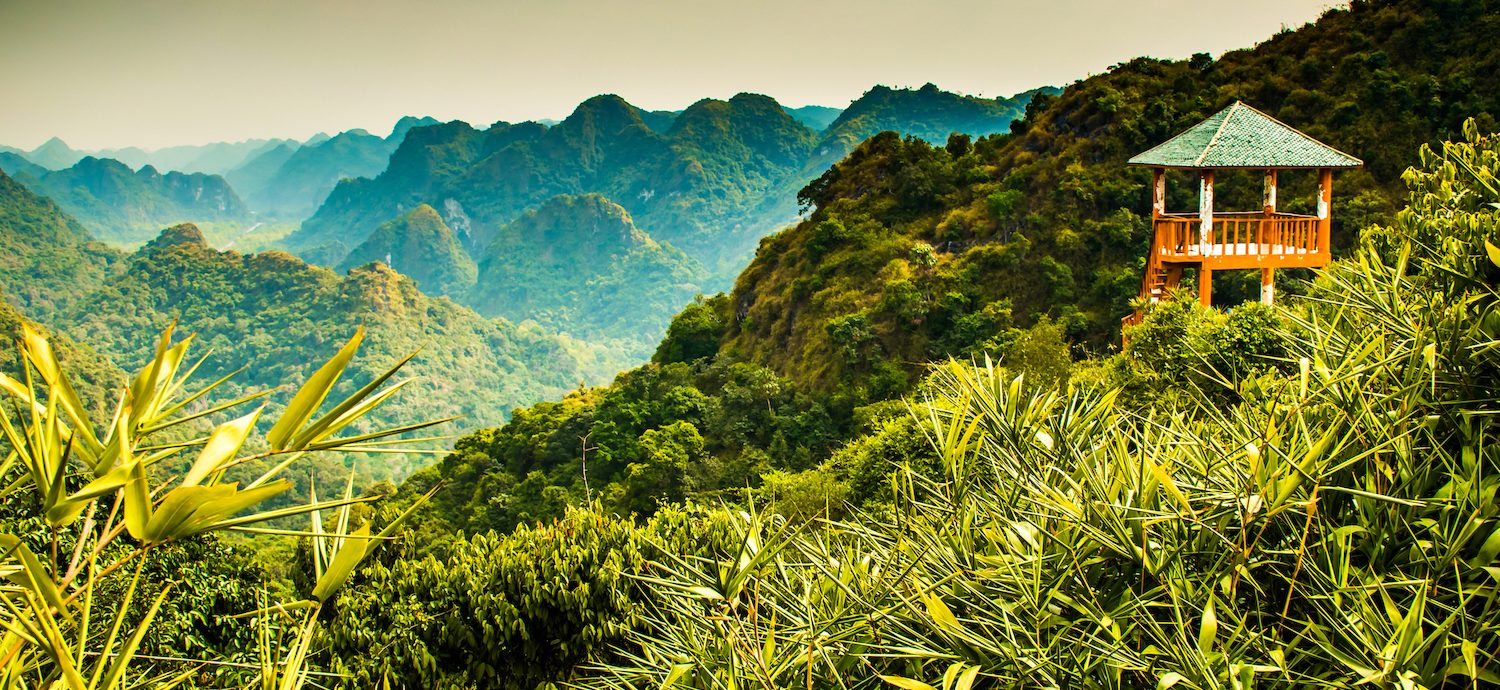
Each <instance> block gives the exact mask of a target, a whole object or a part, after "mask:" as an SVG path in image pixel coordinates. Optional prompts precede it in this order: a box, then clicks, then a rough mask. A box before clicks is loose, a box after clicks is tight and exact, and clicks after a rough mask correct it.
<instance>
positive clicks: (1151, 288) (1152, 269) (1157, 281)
mask: <svg viewBox="0 0 1500 690" xmlns="http://www.w3.org/2000/svg"><path fill="white" fill-rule="evenodd" d="M1157 234H1160V229H1158V230H1157ZM1160 239H1161V238H1160V237H1154V238H1152V242H1151V251H1150V252H1148V253H1147V254H1146V270H1145V271H1144V272H1143V274H1142V276H1141V292H1140V298H1141V299H1142V300H1145V301H1146V302H1150V303H1153V304H1154V303H1156V302H1160V301H1162V300H1164V299H1166V298H1167V292H1168V291H1169V290H1172V289H1173V288H1176V287H1177V284H1178V283H1180V282H1182V265H1181V264H1169V263H1166V262H1164V261H1162V257H1161V252H1160V251H1159V250H1158V248H1159V247H1160V246H1161V244H1160ZM1144 317H1145V314H1143V313H1142V312H1140V311H1136V312H1135V313H1133V314H1130V315H1129V316H1126V317H1125V318H1123V319H1120V324H1121V327H1122V328H1123V327H1124V326H1134V325H1136V324H1138V323H1140V322H1141V319H1142V318H1144Z"/></svg>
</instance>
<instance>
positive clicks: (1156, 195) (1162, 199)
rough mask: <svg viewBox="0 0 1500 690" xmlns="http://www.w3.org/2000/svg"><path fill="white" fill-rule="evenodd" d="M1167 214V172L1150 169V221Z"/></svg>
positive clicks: (1161, 169)
mask: <svg viewBox="0 0 1500 690" xmlns="http://www.w3.org/2000/svg"><path fill="white" fill-rule="evenodd" d="M1166 212H1167V170H1166V168H1152V169H1151V220H1152V221H1155V220H1156V219H1157V218H1160V217H1161V216H1162V214H1164V213H1166Z"/></svg>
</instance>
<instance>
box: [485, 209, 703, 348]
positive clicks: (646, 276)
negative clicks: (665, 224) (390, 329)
mask: <svg viewBox="0 0 1500 690" xmlns="http://www.w3.org/2000/svg"><path fill="white" fill-rule="evenodd" d="M704 277H705V273H704V271H703V269H702V267H701V266H699V265H698V263H697V262H696V261H693V260H692V259H690V258H688V257H687V256H686V255H684V254H683V253H682V252H680V251H678V250H677V249H675V248H673V247H672V246H670V245H666V244H662V243H658V242H657V241H656V240H654V239H652V238H651V237H650V236H649V235H647V234H646V233H645V232H642V231H641V230H640V229H638V228H636V226H635V224H634V223H633V222H632V220H631V216H630V214H629V213H627V212H626V211H625V209H623V208H621V207H620V206H619V205H617V204H615V203H613V202H611V201H610V200H608V199H606V198H604V197H603V196H600V195H598V194H586V195H583V196H567V195H562V196H557V197H553V198H551V199H548V200H547V201H544V202H542V204H541V205H540V206H537V207H536V208H535V209H532V210H530V211H527V212H526V213H524V214H522V215H521V217H519V218H517V219H516V220H515V221H513V222H511V223H510V224H509V225H507V226H506V227H505V228H504V229H503V230H501V231H500V233H499V235H498V236H496V237H495V239H494V241H493V242H491V243H490V245H489V248H488V249H486V250H485V252H484V254H483V258H482V259H481V260H480V264H479V279H478V281H477V284H476V285H475V287H474V289H473V291H472V292H471V293H470V294H469V295H468V297H467V298H462V299H461V301H464V302H465V303H466V304H470V305H472V306H473V307H474V309H475V310H476V311H478V312H479V313H481V314H486V315H494V316H500V317H503V318H506V319H509V320H511V321H522V320H526V319H531V320H534V321H537V322H538V323H540V324H542V325H543V326H544V327H546V328H548V329H549V330H557V331H563V332H567V333H570V334H572V335H575V336H578V337H582V338H588V339H621V340H626V341H630V342H631V343H632V345H631V348H632V349H634V350H636V351H637V353H636V355H637V359H636V361H639V360H640V359H643V358H644V357H645V356H646V355H647V354H649V353H650V347H651V346H652V344H653V343H654V340H655V338H657V337H658V336H659V335H660V334H661V333H663V332H665V331H666V328H667V322H668V321H669V320H670V319H671V318H672V314H674V313H676V312H677V310H679V309H681V308H682V306H683V305H684V304H687V303H688V302H690V301H692V299H693V296H694V295H696V294H698V293H699V292H701V290H702V288H701V285H702V282H703V280H704Z"/></svg>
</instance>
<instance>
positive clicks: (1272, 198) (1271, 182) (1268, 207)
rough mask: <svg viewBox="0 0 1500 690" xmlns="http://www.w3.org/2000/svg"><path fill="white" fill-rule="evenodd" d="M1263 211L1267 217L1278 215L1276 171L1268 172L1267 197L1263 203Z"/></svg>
mask: <svg viewBox="0 0 1500 690" xmlns="http://www.w3.org/2000/svg"><path fill="white" fill-rule="evenodd" d="M1261 206H1262V207H1263V208H1262V210H1263V211H1265V214H1266V215H1267V216H1274V215H1276V170H1275V169H1271V170H1267V171H1266V195H1265V200H1264V201H1262V202H1261Z"/></svg>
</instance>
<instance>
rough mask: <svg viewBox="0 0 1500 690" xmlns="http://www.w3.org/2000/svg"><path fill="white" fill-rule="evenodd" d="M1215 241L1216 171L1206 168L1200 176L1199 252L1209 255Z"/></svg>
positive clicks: (1200, 254) (1204, 255) (1205, 255)
mask: <svg viewBox="0 0 1500 690" xmlns="http://www.w3.org/2000/svg"><path fill="white" fill-rule="evenodd" d="M1213 242H1214V171H1212V170H1204V171H1203V172H1202V173H1201V174H1200V176H1199V178H1198V247H1199V248H1198V253H1199V256H1200V257H1207V256H1208V247H1209V245H1211V244H1213Z"/></svg>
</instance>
